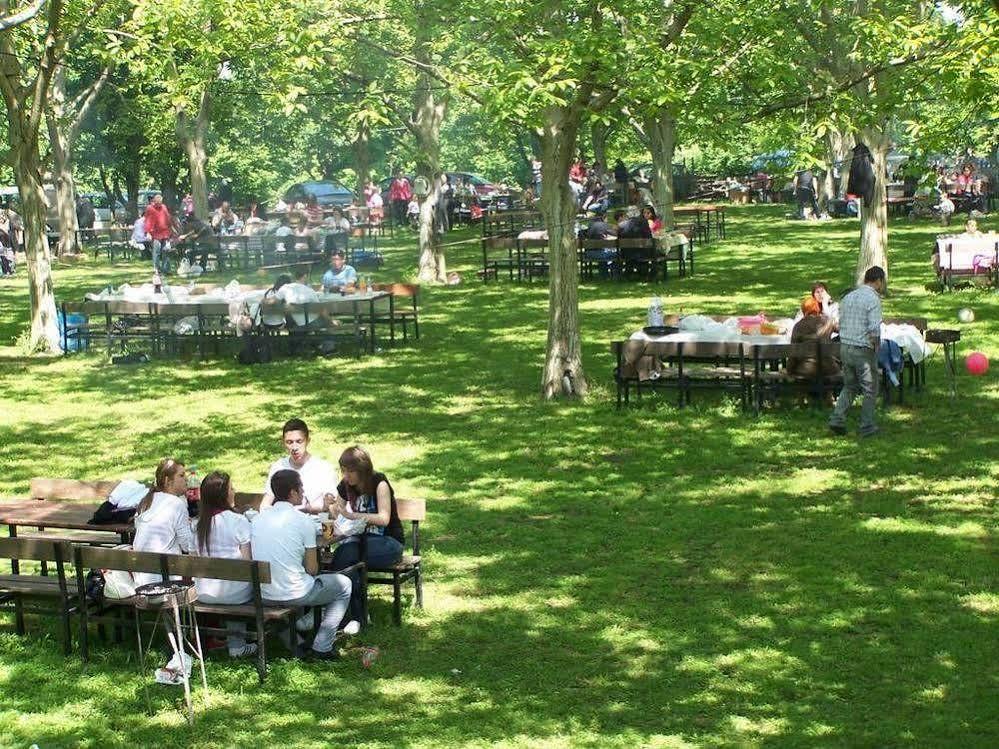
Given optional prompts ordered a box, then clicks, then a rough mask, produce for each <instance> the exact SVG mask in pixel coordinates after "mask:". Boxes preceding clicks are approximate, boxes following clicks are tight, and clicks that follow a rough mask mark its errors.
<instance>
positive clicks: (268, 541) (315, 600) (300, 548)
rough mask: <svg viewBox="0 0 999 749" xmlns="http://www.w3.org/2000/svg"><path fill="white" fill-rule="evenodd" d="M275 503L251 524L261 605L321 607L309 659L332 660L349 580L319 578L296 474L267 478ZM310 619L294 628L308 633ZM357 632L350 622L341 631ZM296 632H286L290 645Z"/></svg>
mask: <svg viewBox="0 0 999 749" xmlns="http://www.w3.org/2000/svg"><path fill="white" fill-rule="evenodd" d="M271 493H272V494H273V495H274V505H273V506H272V507H270V508H268V509H266V510H264V511H263V512H261V513H260V515H259V516H257V518H256V519H255V520H254V521H253V524H252V525H251V539H250V546H251V549H252V551H253V558H254V559H256V560H259V561H261V562H268V563H269V564H270V567H271V582H270V583H266V584H263V585H261V586H260V590H261V593H262V594H263V597H264V601H265V603H267V604H270V605H277V606H288V607H295V606H302V607H305V608H310V607H312V606H322V607H323V613H322V620H321V623H320V625H319V629H318V630H317V631H316V634H315V637H314V638H313V640H312V648H311V650H310V651H309V653H308V654H307V657H309V658H312V659H315V660H334V659H336V658H338V657H339V654H338V653H337V649H336V637H337V626H338V625H339V624H340V621H341V620H342V619H343V615H344V614H345V613H346V611H347V606H348V605H349V603H350V591H351V588H352V585H351V582H350V578H348V577H347V576H346V575H341V574H337V573H331V574H325V575H320V574H319V554H318V552H317V551H316V524H315V523H314V522H313V521H312V519H311V518H309V517H308V516H307V515H304V514H302V513H300V512H299V511H298V510H297V509H295V507H296V505H299V504H301V503H302V477H301V476H299V474H298V473H297V472H296V471H292V470H288V469H285V470H280V471H277V472H275V473H274V475H273V476H271ZM309 618H310V617H309V616H308V615H307V616H304V617H302V618H300V619H299V620H298V628H299V629H302V630H307V629H308V627H309V625H310V622H309ZM359 630H360V624H359V623H358V622H355V621H351V622H349V623H348V624H347V626H346V627H345V628H344V632H346V633H347V634H354V633H356V632H357V631H359ZM293 635H294V633H289V645H290V646H291V649H292V650H293V651H294V650H297V648H295V647H294V645H293V643H291V637H292V636H293Z"/></svg>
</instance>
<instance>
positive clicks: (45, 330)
mask: <svg viewBox="0 0 999 749" xmlns="http://www.w3.org/2000/svg"><path fill="white" fill-rule="evenodd" d="M16 149H17V156H16V159H15V163H14V178H15V181H16V182H17V187H18V194H19V196H20V198H21V211H22V213H21V219H22V220H23V221H24V253H25V255H26V256H27V260H28V293H29V298H30V303H31V333H30V338H29V346H30V348H31V349H32V350H38V349H47V350H49V351H58V350H59V346H60V341H59V327H58V323H57V321H56V306H55V294H54V293H53V288H52V256H51V254H50V252H49V240H48V237H47V236H46V235H45V213H46V207H47V206H46V202H45V191H44V189H43V188H42V178H41V170H40V169H39V156H38V141H37V140H36V139H31V140H30V141H29V142H23V141H21V142H17V143H16ZM74 217H75V214H74Z"/></svg>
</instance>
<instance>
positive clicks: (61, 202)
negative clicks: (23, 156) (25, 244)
mask: <svg viewBox="0 0 999 749" xmlns="http://www.w3.org/2000/svg"><path fill="white" fill-rule="evenodd" d="M66 116H67V112H66V75H65V72H64V68H63V67H62V66H61V65H60V66H59V70H58V71H56V73H55V75H53V77H52V88H51V90H50V93H49V108H48V111H47V112H46V116H45V124H46V126H47V127H48V133H49V147H50V148H51V149H52V178H53V181H54V182H55V192H56V213H57V215H58V216H59V254H61V255H75V254H76V253H77V252H78V251H79V249H80V247H79V242H78V241H77V230H78V229H79V228H80V226H79V222H78V221H77V220H76V180H75V179H74V178H73V153H72V150H73V142H72V134H71V133H70V132H68V131H69V130H70V128H71V125H67V123H66V121H65V118H66Z"/></svg>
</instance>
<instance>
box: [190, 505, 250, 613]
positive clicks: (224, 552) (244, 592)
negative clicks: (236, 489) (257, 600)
mask: <svg viewBox="0 0 999 749" xmlns="http://www.w3.org/2000/svg"><path fill="white" fill-rule="evenodd" d="M198 522H201V519H200V518H199V520H198V521H197V522H195V524H194V526H195V527H194V539H195V546H197V539H198V535H197V525H198ZM248 543H250V521H249V520H247V519H246V518H245V517H243V516H242V515H239V514H238V513H235V512H233V511H232V510H226V511H225V512H220V513H219V514H218V515H216V516H214V517H213V518H212V532H211V534H210V535H209V537H208V548H207V549H200V548H199V549H198V550H197V553H198V554H199V555H201V556H203V557H211V558H212V559H242V558H243V555H242V554H240V552H239V547H240V546H241V545H242V544H248ZM194 585H195V587H196V588H197V589H198V597H199V598H207V599H211V600H212V601H214V602H216V603H245V602H246V601H249V600H250V598H251V597H252V596H253V585H251V584H250V583H241V582H238V581H236V580H216V579H215V578H211V577H197V578H195V579H194Z"/></svg>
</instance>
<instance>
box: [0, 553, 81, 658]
mask: <svg viewBox="0 0 999 749" xmlns="http://www.w3.org/2000/svg"><path fill="white" fill-rule="evenodd" d="M0 559H8V560H10V566H11V574H9V575H0V608H13V609H14V627H15V631H16V632H17V634H19V635H23V634H24V633H25V631H26V630H25V624H24V614H25V613H37V614H43V615H49V616H52V615H54V616H58V617H59V619H60V621H61V625H62V627H61V629H62V641H63V652H64V653H65V654H66V655H69V654H70V652H72V649H73V636H72V628H71V617H72V616H73V614H74V613H76V610H77V609H76V590H75V586H72V587H70V585H68V583H67V576H66V563H67V562H68V561H69V560H70V559H71V550H70V545H69V544H67V543H65V542H62V541H52V540H46V539H24V538H0ZM23 561H31V562H42V563H43V564H45V563H48V562H54V563H55V565H56V574H55V575H48V574H45V573H46V572H47V570H43V571H42V574H33V573H29V574H21V569H20V564H21V562H23ZM36 599H41V601H40V602H39V601H36Z"/></svg>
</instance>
